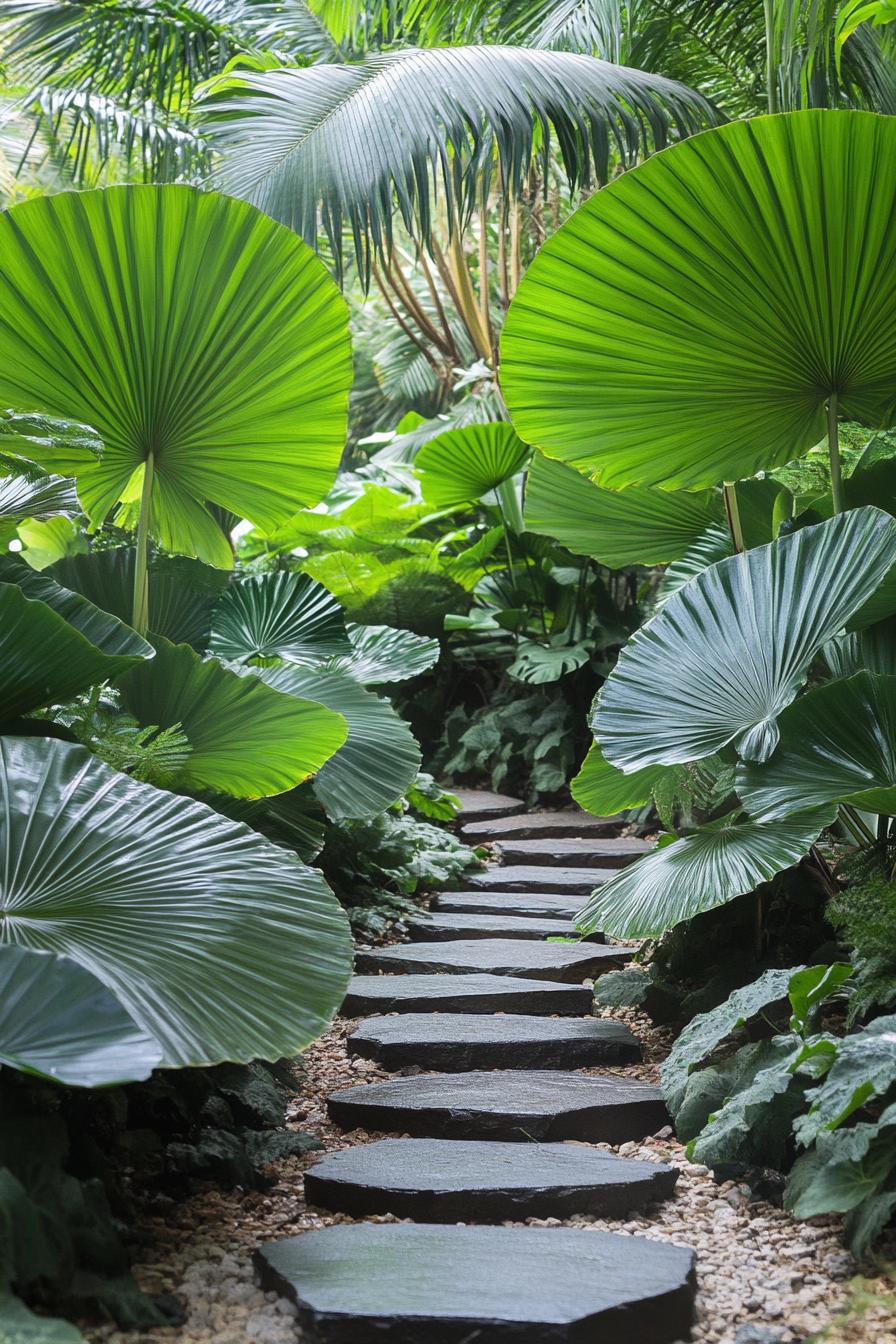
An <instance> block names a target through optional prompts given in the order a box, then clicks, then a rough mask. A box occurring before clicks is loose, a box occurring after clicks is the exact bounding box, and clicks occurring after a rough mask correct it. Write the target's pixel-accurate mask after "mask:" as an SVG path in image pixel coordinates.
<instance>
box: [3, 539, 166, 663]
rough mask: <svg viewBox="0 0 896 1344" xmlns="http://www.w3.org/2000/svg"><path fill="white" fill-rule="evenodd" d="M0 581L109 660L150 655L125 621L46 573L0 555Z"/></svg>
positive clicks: (150, 647) (142, 640)
mask: <svg viewBox="0 0 896 1344" xmlns="http://www.w3.org/2000/svg"><path fill="white" fill-rule="evenodd" d="M0 582H2V583H11V584H12V583H14V584H16V585H17V587H19V588H20V589H21V590H22V592H23V593H24V594H25V596H26V597H27V598H30V599H31V600H32V601H35V602H43V603H45V604H46V605H47V606H48V607H52V609H53V611H55V612H56V613H57V615H59V616H63V617H64V618H65V620H66V621H68V623H69V625H71V626H73V627H74V628H75V629H76V630H77V631H78V632H79V634H82V635H83V636H84V638H85V639H88V640H90V642H91V644H95V645H96V647H97V648H98V649H101V650H102V652H103V653H105V654H108V655H109V656H110V657H114V658H127V659H128V660H130V661H133V660H134V659H139V658H151V657H152V656H153V650H152V645H150V644H147V642H146V640H145V639H141V638H140V636H139V635H138V634H137V633H136V631H134V630H132V629H131V627H130V626H129V625H127V624H126V622H125V621H122V620H118V619H117V618H116V617H115V616H114V615H113V614H111V613H109V612H107V611H105V610H103V609H102V608H101V607H100V606H99V605H98V604H96V603H94V602H91V601H89V600H88V599H87V598H85V597H83V596H82V595H81V594H80V593H77V592H72V591H71V589H69V588H66V587H64V586H63V585H62V584H60V583H57V581H56V580H55V579H54V578H52V577H51V576H50V575H49V574H44V573H38V572H37V571H36V570H34V569H32V568H31V566H30V565H26V564H25V563H24V562H23V561H22V560H18V559H16V558H15V557H14V556H11V555H3V556H0ZM118 670H120V669H118ZM108 675H109V676H111V675H112V673H111V672H110V673H109V674H108Z"/></svg>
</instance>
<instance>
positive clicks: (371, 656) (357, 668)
mask: <svg viewBox="0 0 896 1344" xmlns="http://www.w3.org/2000/svg"><path fill="white" fill-rule="evenodd" d="M346 631H347V634H348V638H349V642H350V644H351V649H352V651H351V653H350V654H344V655H342V656H341V657H338V658H331V659H330V660H329V662H328V663H327V665H326V666H327V670H328V671H332V672H347V673H348V675H349V676H350V677H354V679H355V681H359V682H360V683H361V685H362V686H380V685H382V684H383V683H385V682H395V681H408V680H409V679H410V678H411V677H419V676H420V675H421V674H422V673H423V672H428V671H429V669H430V668H431V667H434V666H435V664H436V663H437V662H438V661H439V655H440V654H441V651H442V648H441V645H440V644H439V641H438V640H437V639H430V638H429V636H427V635H415V634H414V633H413V632H412V631H410V630H395V629H394V628H393V627H392V626H391V625H348V626H346Z"/></svg>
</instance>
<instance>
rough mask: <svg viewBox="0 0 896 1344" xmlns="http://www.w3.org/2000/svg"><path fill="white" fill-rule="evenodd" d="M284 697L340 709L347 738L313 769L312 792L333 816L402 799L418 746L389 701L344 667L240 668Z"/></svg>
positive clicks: (368, 812)
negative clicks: (337, 669) (335, 669)
mask: <svg viewBox="0 0 896 1344" xmlns="http://www.w3.org/2000/svg"><path fill="white" fill-rule="evenodd" d="M239 670H240V671H241V672H242V673H243V675H245V676H251V677H253V678H254V677H260V678H261V679H262V680H263V681H264V682H265V683H266V684H267V686H269V687H273V688H274V690H276V691H279V692H282V693H284V694H285V695H287V696H304V697H307V698H308V699H309V700H317V701H319V702H320V703H321V704H323V705H326V706H327V707H328V708H329V709H331V710H335V711H336V712H337V713H338V714H341V715H342V716H343V718H344V719H345V721H346V722H347V724H348V741H347V742H346V743H345V745H344V746H343V747H340V749H339V750H338V751H337V752H336V755H335V756H333V758H332V760H328V761H327V762H326V764H325V765H323V766H322V768H321V769H320V770H319V771H318V773H317V774H316V775H315V777H314V780H313V788H314V792H315V793H316V794H317V797H318V798H319V800H320V801H321V803H323V805H324V807H325V808H326V810H327V814H328V816H330V817H331V818H332V819H333V820H334V821H337V820H339V819H341V818H346V817H372V816H376V815H377V813H379V812H382V811H383V810H384V809H385V808H387V807H389V805H390V804H391V803H394V802H395V801H396V799H398V798H401V797H402V795H403V794H404V792H405V790H406V789H407V788H408V786H409V785H410V784H411V783H412V782H413V780H414V779H416V777H417V771H418V770H419V769H420V748H419V747H418V746H417V742H416V740H415V738H414V735H413V733H412V732H411V730H410V728H409V727H408V725H407V724H406V723H405V721H404V719H402V718H400V717H399V715H398V714H396V712H395V710H394V709H393V708H392V706H391V705H390V704H389V702H388V700H384V699H382V698H381V697H380V696H378V695H374V694H373V692H372V691H365V690H364V688H363V687H362V686H360V685H359V684H358V682H357V681H355V680H354V679H353V678H352V677H350V676H348V675H347V674H346V673H345V672H325V671H322V670H321V669H319V668H305V667H297V666H291V667H287V666H284V667H245V668H240V669H239Z"/></svg>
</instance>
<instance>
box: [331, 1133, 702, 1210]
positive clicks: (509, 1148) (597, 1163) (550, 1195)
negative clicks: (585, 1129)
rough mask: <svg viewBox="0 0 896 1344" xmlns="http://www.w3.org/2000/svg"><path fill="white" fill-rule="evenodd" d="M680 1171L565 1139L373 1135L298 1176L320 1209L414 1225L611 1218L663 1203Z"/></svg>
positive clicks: (673, 1187) (673, 1186)
mask: <svg viewBox="0 0 896 1344" xmlns="http://www.w3.org/2000/svg"><path fill="white" fill-rule="evenodd" d="M677 1176H678V1172H677V1171H676V1170H675V1169H674V1168H673V1167H667V1166H665V1165H663V1164H662V1163H659V1162H643V1161H642V1162H638V1161H634V1160H633V1159H631V1158H624V1157H617V1156H616V1155H615V1154H614V1153H607V1152H604V1151H602V1150H601V1149H600V1148H589V1147H587V1146H586V1145H584V1144H573V1143H526V1144H519V1143H496V1142H491V1143H489V1142H486V1143H477V1142H475V1141H474V1140H471V1139H380V1140H379V1142H377V1143H368V1144H364V1145H363V1146H362V1147H360V1148H344V1149H343V1150H342V1152H338V1153H330V1154H329V1155H328V1156H327V1157H324V1158H322V1159H321V1161H319V1162H316V1163H315V1164H314V1166H313V1167H311V1168H310V1169H309V1170H308V1171H306V1173H305V1198H306V1199H307V1201H308V1203H309V1204H313V1205H314V1206H315V1207H316V1208H319V1209H329V1210H331V1211H332V1212H333V1213H350V1214H353V1215H355V1216H356V1217H363V1216H364V1215H365V1214H371V1213H392V1214H395V1215H396V1217H398V1218H414V1219H416V1220H417V1221H418V1222H422V1223H457V1222H461V1223H465V1222H472V1223H486V1222H503V1221H504V1220H505V1219H513V1220H514V1221H518V1222H521V1221H522V1220H523V1219H525V1218H570V1217H572V1216H574V1215H575V1214H583V1213H585V1214H593V1215H596V1216H599V1217H610V1218H618V1217H624V1216H625V1215H627V1214H629V1213H630V1212H633V1211H636V1210H640V1209H643V1207H644V1205H645V1204H650V1203H652V1202H653V1201H655V1200H660V1199H667V1198H668V1197H669V1196H670V1195H671V1194H672V1192H673V1190H674V1189H675V1181H676V1179H677Z"/></svg>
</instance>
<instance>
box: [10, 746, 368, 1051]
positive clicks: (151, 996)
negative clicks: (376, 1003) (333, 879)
mask: <svg viewBox="0 0 896 1344" xmlns="http://www.w3.org/2000/svg"><path fill="white" fill-rule="evenodd" d="M0 786H2V791H3V792H4V794H5V796H6V797H7V800H8V802H7V806H6V808H5V810H0V840H2V849H3V852H4V853H5V854H6V855H7V872H8V873H9V878H8V883H7V887H6V889H5V891H4V910H5V918H4V919H3V920H2V921H0V943H16V944H18V945H20V946H24V947H30V948H34V949H37V950H45V951H51V952H56V953H58V954H61V955H64V956H68V957H71V958H72V960H73V961H77V962H78V963H79V965H81V966H83V967H84V968H85V969H86V970H88V971H90V972H92V974H94V975H95V976H96V977H97V979H99V980H101V981H102V982H103V984H104V985H106V986H107V987H108V988H109V989H111V990H112V992H113V993H114V994H115V996H116V997H117V998H118V1000H119V1001H120V1002H121V1004H122V1005H123V1006H124V1008H125V1009H126V1010H127V1011H128V1012H129V1013H130V1015H131V1016H132V1017H133V1018H134V1020H135V1021H136V1022H137V1024H138V1025H139V1026H140V1027H142V1028H143V1029H144V1030H145V1031H146V1032H148V1033H149V1035H150V1036H152V1037H154V1038H155V1039H156V1040H157V1041H158V1042H159V1044H160V1046H161V1047H162V1051H163V1063H164V1064H165V1065H168V1066H172V1067H182V1066H186V1065H202V1064H215V1063H218V1062H220V1061H221V1060H234V1061H240V1062H245V1063H248V1062H249V1061H250V1060H253V1059H279V1058H281V1057H287V1058H292V1057H293V1056H295V1055H296V1054H297V1053H298V1052H299V1051H300V1050H301V1049H302V1048H303V1047H304V1046H305V1045H307V1044H308V1042H309V1041H311V1040H313V1039H314V1037H315V1036H317V1035H318V1034H319V1033H320V1032H321V1031H322V1030H323V1029H324V1027H325V1026H326V1025H327V1024H328V1023H329V1021H330V1019H331V1017H332V1015H333V1013H334V1012H335V1010H336V1008H337V1007H338V1005H339V1003H340V1002H341V1000H342V997H343V995H344V993H345V989H346V985H347V983H348V978H349V973H350V967H351V944H350V940H349V934H348V925H347V922H346V918H345V915H344V914H343V912H342V910H341V908H340V907H339V905H338V903H337V902H336V899H335V898H334V896H333V895H332V893H331V892H330V890H329V888H328V887H327V886H326V884H325V883H324V881H323V879H322V878H321V876H320V874H319V873H317V872H315V871H314V870H313V869H310V868H306V867H305V866H304V865H303V864H301V863H300V862H299V861H298V859H296V858H295V857H294V856H293V855H291V854H289V853H287V852H286V851H285V850H284V849H281V848H280V847H279V846H277V845H272V844H270V843H269V842H268V841H266V840H263V839H262V838H261V837H260V836H259V835H257V834H256V833H255V832H254V831H251V830H250V829H249V828H248V827H246V826H240V825H236V824H235V823H233V822H231V821H228V820H226V819H225V818H223V817H220V816H218V814H217V813H215V812H213V811H212V810H211V809H210V808H208V807H206V806H204V804H202V803H197V802H194V801H193V800H192V799H188V798H181V797H178V796H177V795H175V794H171V793H166V792H164V791H162V790H161V789H155V788H153V787H152V786H151V785H149V784H139V783H137V782H136V781H135V780H132V779H128V778H127V777H126V776H125V775H121V774H118V773H117V772H116V771H114V770H110V769H109V768H108V766H106V765H103V763H102V762H101V761H98V760H97V759H96V757H95V756H92V755H91V754H90V753H89V752H88V751H86V750H85V749H84V748H83V747H77V746H72V745H70V744H68V743H64V742H57V741H48V740H46V739H43V740H38V739H35V738H9V737H8V738H3V739H0Z"/></svg>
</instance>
